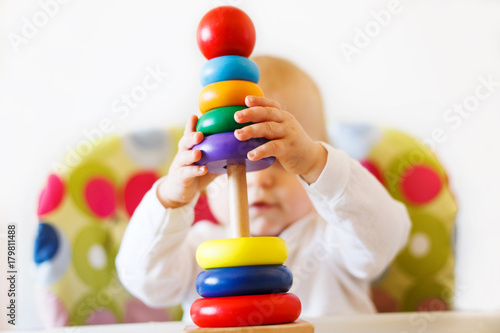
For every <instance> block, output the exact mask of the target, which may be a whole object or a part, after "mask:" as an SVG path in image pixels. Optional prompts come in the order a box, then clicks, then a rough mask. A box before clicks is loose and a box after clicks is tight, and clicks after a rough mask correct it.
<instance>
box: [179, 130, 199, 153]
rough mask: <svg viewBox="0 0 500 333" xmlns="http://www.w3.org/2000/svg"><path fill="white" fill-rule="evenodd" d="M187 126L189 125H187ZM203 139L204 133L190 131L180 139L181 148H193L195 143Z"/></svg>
mask: <svg viewBox="0 0 500 333" xmlns="http://www.w3.org/2000/svg"><path fill="white" fill-rule="evenodd" d="M186 128H187V127H186ZM202 141H203V133H201V132H188V133H186V134H184V136H183V137H182V138H181V139H180V140H179V145H178V146H179V150H187V149H191V148H193V146H194V145H197V144H198V143H200V142H202Z"/></svg>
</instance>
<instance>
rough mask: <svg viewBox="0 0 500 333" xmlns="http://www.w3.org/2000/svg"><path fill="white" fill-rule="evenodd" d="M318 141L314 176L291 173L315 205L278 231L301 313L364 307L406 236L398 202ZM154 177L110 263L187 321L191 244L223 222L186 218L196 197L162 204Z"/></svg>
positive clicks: (193, 271)
mask: <svg viewBox="0 0 500 333" xmlns="http://www.w3.org/2000/svg"><path fill="white" fill-rule="evenodd" d="M323 145H324V146H325V148H326V149H327V152H328V157H327V162H326V165H325V168H324V169H323V171H322V173H321V175H320V176H319V178H318V179H317V181H316V182H314V183H313V184H310V185H309V184H307V183H306V182H304V181H303V180H302V179H301V178H300V177H299V180H300V181H301V183H302V184H303V186H304V188H305V190H306V192H307V193H308V195H309V197H310V198H311V201H312V203H313V205H314V208H315V209H313V210H312V211H311V212H310V213H309V214H307V215H306V216H304V217H303V218H301V219H300V220H298V221H296V222H295V223H293V224H292V225H290V226H289V227H288V228H287V229H285V230H284V231H283V232H282V233H281V234H280V235H279V237H281V238H283V239H284V240H285V241H286V243H287V245H288V249H289V256H288V259H287V260H286V262H285V265H286V266H287V267H288V268H290V270H291V271H292V273H293V277H294V280H293V281H294V282H293V286H292V288H291V290H290V292H292V293H294V294H296V295H297V296H298V297H299V298H300V300H301V303H302V314H301V316H305V317H315V316H324V315H333V314H352V313H372V312H374V310H375V309H374V306H373V304H372V302H371V298H370V282H371V280H372V279H373V278H375V277H377V275H379V274H380V273H382V272H383V270H384V269H385V268H386V267H387V265H388V264H389V263H390V262H391V260H392V259H393V258H394V256H395V255H396V253H397V252H398V251H399V250H400V249H401V248H402V247H403V245H404V244H405V243H406V240H407V237H408V233H409V229H410V220H409V217H408V214H407V212H406V208H405V207H404V206H403V205H402V204H401V203H399V202H397V201H395V200H394V199H392V198H391V197H390V195H389V194H388V193H387V192H386V190H385V189H384V188H383V186H382V185H381V184H380V183H379V182H378V181H377V180H376V179H375V177H373V176H372V175H371V174H370V173H369V172H368V171H367V170H365V168H364V167H363V166H361V165H360V164H359V163H358V162H357V161H355V160H353V159H351V158H349V157H348V156H347V154H346V153H344V152H342V151H340V150H337V149H335V148H333V147H331V146H329V145H327V144H323ZM157 184H158V182H157V183H156V184H155V185H154V186H153V188H152V189H151V190H150V191H149V192H148V193H147V194H146V195H145V196H144V198H143V200H142V202H141V203H140V205H139V206H138V207H137V209H136V211H135V213H134V215H133V216H132V219H131V221H130V222H129V225H128V227H127V230H126V231H125V234H124V237H123V240H122V244H121V247H120V251H119V253H118V256H117V257H116V268H117V271H118V275H119V278H120V280H121V282H122V283H123V285H124V286H125V288H126V289H127V290H128V291H129V292H130V293H131V294H133V295H134V296H136V297H137V298H139V299H141V300H142V301H143V302H144V303H146V304H148V305H150V306H154V307H163V306H170V305H175V304H179V303H182V307H183V309H184V320H186V321H189V320H190V318H189V309H190V307H191V304H192V303H193V301H194V300H195V299H197V298H199V297H200V296H199V295H198V294H197V292H196V289H195V279H196V276H197V275H198V273H199V272H200V271H201V268H200V267H199V266H198V264H197V263H196V260H195V253H196V248H197V247H198V245H199V244H201V243H202V242H204V241H206V240H211V239H219V238H229V237H230V236H229V230H228V229H229V228H228V227H227V226H223V225H216V224H213V223H211V222H208V221H200V222H198V223H196V224H195V225H194V226H192V223H193V221H194V206H195V203H196V201H197V199H198V197H196V198H194V199H193V200H192V201H191V202H190V203H189V204H187V205H185V206H183V207H180V208H175V209H165V208H164V207H163V206H162V205H161V203H160V201H159V200H158V198H157V196H156V187H157Z"/></svg>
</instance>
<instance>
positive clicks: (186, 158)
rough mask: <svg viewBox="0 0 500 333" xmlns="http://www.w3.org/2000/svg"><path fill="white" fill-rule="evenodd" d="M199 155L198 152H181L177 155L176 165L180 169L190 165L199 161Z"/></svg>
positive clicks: (199, 152)
mask: <svg viewBox="0 0 500 333" xmlns="http://www.w3.org/2000/svg"><path fill="white" fill-rule="evenodd" d="M201 155H202V154H201V151H200V150H186V151H182V152H179V153H178V154H177V158H176V163H177V165H178V166H181V167H182V166H188V165H192V164H193V163H194V162H198V161H199V160H200V158H201Z"/></svg>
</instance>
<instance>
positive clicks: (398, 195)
mask: <svg viewBox="0 0 500 333" xmlns="http://www.w3.org/2000/svg"><path fill="white" fill-rule="evenodd" d="M330 133H332V142H334V144H335V146H337V147H338V148H340V149H342V150H344V151H346V152H347V153H348V154H350V155H351V156H352V157H353V158H356V159H357V160H359V161H360V162H361V164H362V165H363V166H365V167H366V168H367V169H368V170H369V171H370V172H371V173H372V174H373V175H374V176H375V177H376V178H377V179H378V180H379V181H380V182H381V183H382V184H383V185H384V186H385V187H386V188H387V190H388V191H389V193H390V194H391V195H392V196H393V198H395V199H397V200H399V201H401V202H403V203H404V204H405V205H406V208H407V210H408V212H409V215H410V218H411V221H412V229H411V232H410V237H409V240H408V243H407V245H406V246H405V247H404V248H403V250H402V251H401V252H400V253H399V254H398V255H397V257H396V259H395V260H394V262H393V263H392V264H391V265H390V267H389V268H388V269H387V270H386V271H385V273H384V274H382V276H381V277H379V278H378V280H377V281H374V283H373V285H372V298H373V301H374V303H375V305H376V307H377V309H378V311H379V312H393V311H436V310H449V309H451V308H452V304H453V294H454V265H455V260H454V253H453V246H454V224H455V223H454V222H455V216H456V212H457V204H456V200H455V198H454V197H453V194H452V193H451V191H450V187H449V184H448V178H447V176H446V173H445V171H444V169H443V167H442V165H441V164H440V163H439V161H438V160H437V158H436V157H435V156H434V154H433V153H432V152H431V151H430V150H429V149H427V148H426V147H424V146H423V145H422V144H420V143H419V142H418V141H417V140H415V139H414V138H412V137H410V136H408V135H406V134H404V133H402V132H399V131H395V130H381V129H378V128H376V127H373V126H370V125H360V124H356V125H345V124H344V125H338V126H336V127H334V128H333V129H332V130H331V131H330Z"/></svg>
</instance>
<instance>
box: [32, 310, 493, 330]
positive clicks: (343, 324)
mask: <svg viewBox="0 0 500 333" xmlns="http://www.w3.org/2000/svg"><path fill="white" fill-rule="evenodd" d="M304 320H307V321H309V322H310V323H313V324H314V326H315V332H316V333H326V332H335V333H340V332H346V333H358V332H363V333H365V332H370V333H378V332H380V333H392V332H394V333H433V332H436V333H445V332H453V333H461V332H464V333H465V332H467V333H500V312H487V313H484V312H406V313H403V312H400V313H391V314H375V315H357V316H337V317H322V318H304ZM185 326H186V325H185V324H184V323H182V322H166V323H156V322H155V323H145V324H117V325H102V326H75V327H66V328H58V329H51V330H46V331H39V332H54V333H97V332H99V333H101V332H102V333H129V332H130V333H132V332H134V333H135V332H140V333H156V332H158V333H167V332H182V331H183V329H184V327H185ZM25 332H26V333H28V332H34V331H25Z"/></svg>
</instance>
